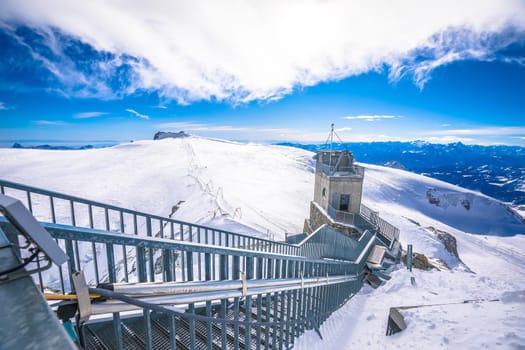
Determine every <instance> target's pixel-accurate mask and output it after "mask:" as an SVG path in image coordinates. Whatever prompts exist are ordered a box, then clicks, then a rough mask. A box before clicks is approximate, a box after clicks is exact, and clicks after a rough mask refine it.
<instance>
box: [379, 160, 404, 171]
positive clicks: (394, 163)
mask: <svg viewBox="0 0 525 350" xmlns="http://www.w3.org/2000/svg"><path fill="white" fill-rule="evenodd" d="M383 165H384V166H386V167H389V168H394V169H401V170H407V168H406V167H405V166H404V165H403V164H402V163H401V162H398V161H397V160H390V161H388V162H386V163H384V164H383Z"/></svg>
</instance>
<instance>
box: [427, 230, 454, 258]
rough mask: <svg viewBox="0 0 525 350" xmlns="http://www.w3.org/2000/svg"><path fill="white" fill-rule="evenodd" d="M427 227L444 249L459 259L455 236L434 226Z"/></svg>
mask: <svg viewBox="0 0 525 350" xmlns="http://www.w3.org/2000/svg"><path fill="white" fill-rule="evenodd" d="M428 229H429V230H431V231H433V233H434V234H435V235H436V236H437V238H438V239H439V240H440V241H441V243H443V245H444V246H445V249H446V250H447V251H448V252H449V253H450V254H452V255H454V256H455V257H456V258H458V260H459V261H461V259H460V258H459V254H458V243H457V241H456V237H454V236H452V235H451V234H450V233H448V232H445V231H441V230H437V229H435V228H434V227H429V228H428Z"/></svg>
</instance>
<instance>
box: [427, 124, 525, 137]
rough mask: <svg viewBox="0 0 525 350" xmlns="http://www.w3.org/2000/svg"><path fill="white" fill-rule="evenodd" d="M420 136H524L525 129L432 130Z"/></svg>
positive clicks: (513, 127)
mask: <svg viewBox="0 0 525 350" xmlns="http://www.w3.org/2000/svg"><path fill="white" fill-rule="evenodd" d="M421 134H422V135H472V136H487V135H492V136H504V135H509V136H510V135H522V134H525V127H518V126H509V127H499V126H494V127H483V128H470V129H449V130H433V131H426V132H422V133H421Z"/></svg>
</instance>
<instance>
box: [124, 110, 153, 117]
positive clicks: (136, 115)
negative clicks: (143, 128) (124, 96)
mask: <svg viewBox="0 0 525 350" xmlns="http://www.w3.org/2000/svg"><path fill="white" fill-rule="evenodd" d="M126 112H129V113H131V114H133V115H134V116H135V117H138V118H140V119H144V120H149V115H146V114H142V113H139V112H137V111H136V110H134V109H131V108H128V109H126Z"/></svg>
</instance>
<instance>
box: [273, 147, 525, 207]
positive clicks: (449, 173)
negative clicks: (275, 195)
mask: <svg viewBox="0 0 525 350" xmlns="http://www.w3.org/2000/svg"><path fill="white" fill-rule="evenodd" d="M278 145H284V146H292V147H297V148H301V149H306V150H309V151H312V152H316V151H317V150H319V149H326V148H329V146H327V145H323V144H307V145H304V144H298V143H289V142H285V143H278ZM332 147H333V149H348V150H349V151H352V152H354V156H355V159H356V160H357V161H358V162H362V163H368V164H377V165H386V166H390V167H393V168H400V169H405V170H408V171H411V172H414V173H418V174H422V175H426V176H429V177H432V178H435V179H438V180H443V181H446V182H448V183H451V184H454V185H458V186H461V187H465V188H468V189H471V190H476V191H480V192H482V193H484V194H486V195H488V196H491V197H494V198H497V199H499V200H501V201H504V202H509V203H512V204H514V205H525V148H524V147H518V146H479V145H465V144H463V143H450V144H447V145H442V144H431V143H428V142H424V141H415V142H349V143H343V144H333V146H332Z"/></svg>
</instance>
